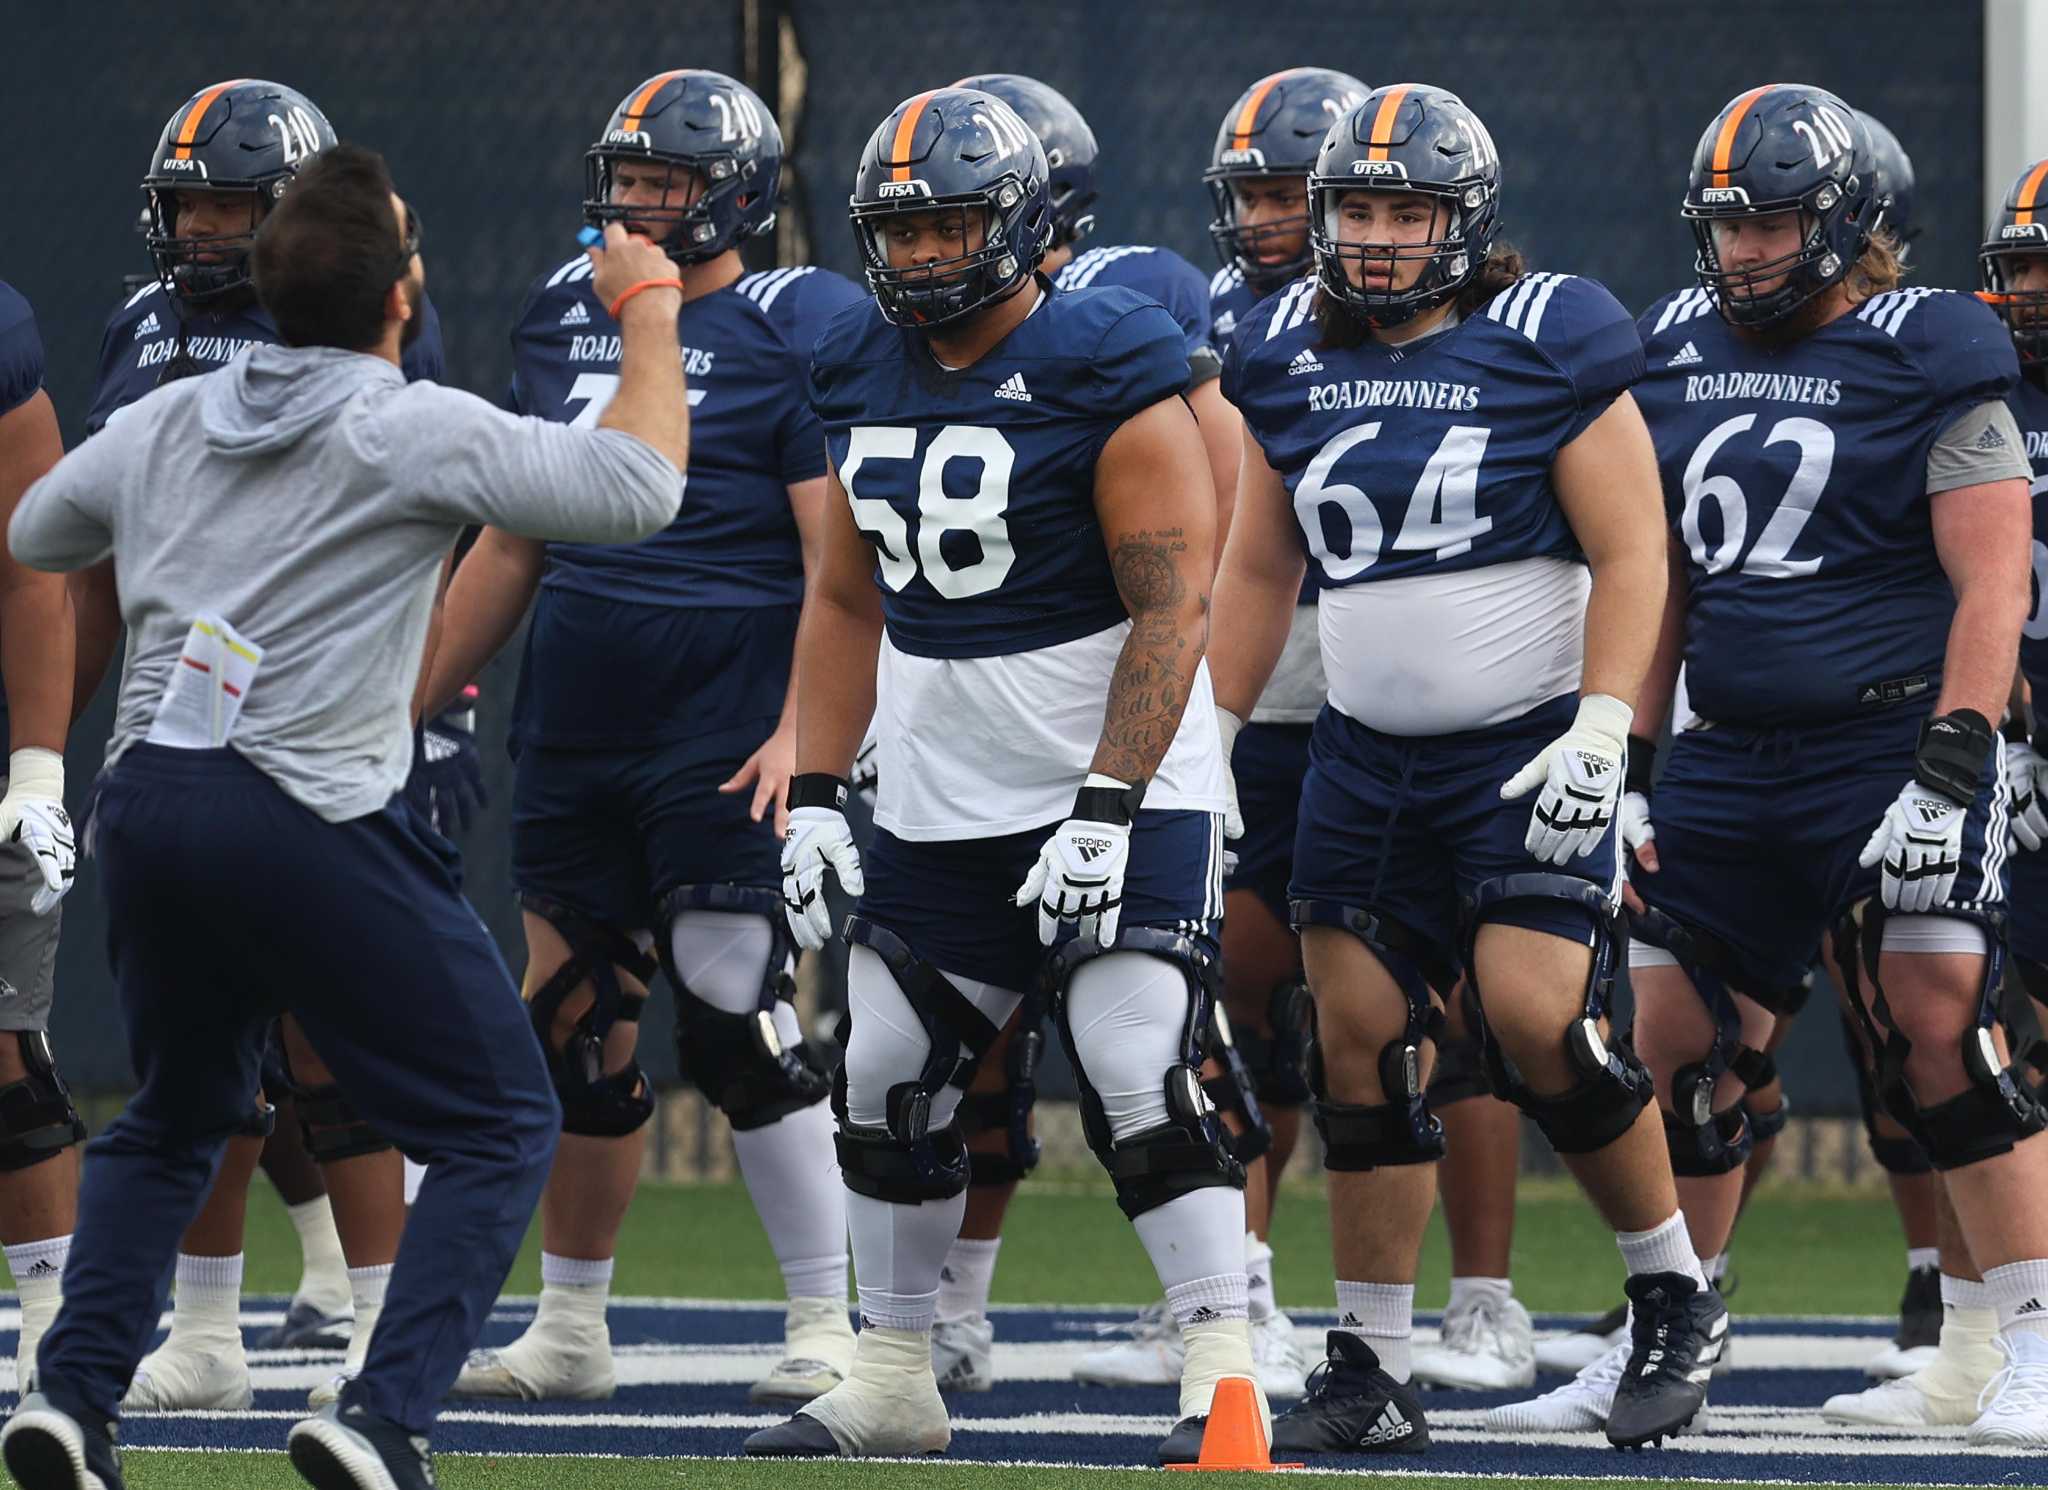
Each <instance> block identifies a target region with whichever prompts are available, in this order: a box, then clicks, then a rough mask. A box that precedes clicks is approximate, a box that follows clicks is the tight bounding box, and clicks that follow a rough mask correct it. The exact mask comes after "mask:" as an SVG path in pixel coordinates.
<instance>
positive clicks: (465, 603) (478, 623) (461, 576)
mask: <svg viewBox="0 0 2048 1490" xmlns="http://www.w3.org/2000/svg"><path fill="white" fill-rule="evenodd" d="M546 555H547V545H546V544H544V543H542V542H541V541H540V540H539V539H537V538H521V537H520V536H518V535H517V534H516V533H507V532H505V531H504V530H502V529H500V528H485V529H484V531H483V533H482V535H481V536H480V537H478V539H477V541H476V544H475V546H474V547H472V548H471V549H470V551H469V552H468V553H467V554H466V555H464V556H463V560H462V562H461V564H459V565H457V566H456V570H455V577H454V578H453V579H451V580H450V581H449V582H448V590H447V596H446V598H445V600H444V601H443V603H442V608H441V629H440V633H439V635H438V638H437V639H436V644H435V648H434V652H433V655H432V657H431V658H430V659H429V666H428V669H427V682H426V686H425V687H424V688H423V689H422V690H421V693H420V700H419V701H420V704H421V709H422V713H423V715H424V717H427V718H432V717H433V716H434V715H436V714H438V713H440V712H441V711H442V710H444V709H446V708H447V707H448V706H449V705H450V704H452V703H453V702H454V701H455V696H456V695H457V694H459V693H461V692H462V690H463V689H464V688H466V687H467V686H469V684H470V683H472V682H473V681H475V679H476V676H477V674H478V673H480V672H482V671H483V670H484V665H485V664H486V663H488V662H489V661H490V660H491V659H492V658H493V657H495V656H497V655H498V651H499V649H500V648H502V647H503V646H504V645H505V643H506V642H507V641H509V640H510V639H511V637H512V633H513V632H514V631H517V630H518V629H519V618H520V617H521V616H523V615H525V614H526V607H527V606H528V605H530V604H531V603H532V601H533V592H534V591H535V590H536V589H538V588H539V587H540V571H541V563H542V560H543V559H544V558H545V557H546Z"/></svg>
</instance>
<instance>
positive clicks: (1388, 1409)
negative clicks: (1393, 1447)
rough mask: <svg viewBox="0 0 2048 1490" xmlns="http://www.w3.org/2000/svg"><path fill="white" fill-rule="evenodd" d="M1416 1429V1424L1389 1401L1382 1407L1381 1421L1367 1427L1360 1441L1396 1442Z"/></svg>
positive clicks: (1370, 1442)
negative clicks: (1403, 1415) (1397, 1410)
mask: <svg viewBox="0 0 2048 1490" xmlns="http://www.w3.org/2000/svg"><path fill="white" fill-rule="evenodd" d="M1414 1431H1415V1425H1414V1424H1413V1423H1411V1422H1409V1421H1408V1420H1407V1419H1406V1418H1404V1417H1402V1416H1401V1414H1399V1413H1398V1412H1396V1411H1394V1404H1393V1403H1391V1402H1389V1403H1388V1404H1387V1405H1386V1406H1385V1407H1382V1408H1381V1409H1380V1416H1379V1421H1378V1422H1376V1423H1374V1424H1373V1425H1372V1426H1371V1427H1370V1428H1368V1429H1366V1431H1365V1437H1363V1438H1361V1439H1359V1442H1360V1443H1361V1444H1380V1443H1396V1442H1398V1441H1399V1440H1401V1439H1404V1438H1406V1437H1407V1436H1408V1435H1409V1434H1411V1433H1413V1432H1414Z"/></svg>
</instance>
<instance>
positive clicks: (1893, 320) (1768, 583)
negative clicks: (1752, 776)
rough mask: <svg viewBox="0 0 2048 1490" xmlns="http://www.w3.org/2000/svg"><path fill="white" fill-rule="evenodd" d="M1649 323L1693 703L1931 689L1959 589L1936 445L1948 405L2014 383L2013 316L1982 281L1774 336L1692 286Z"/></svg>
mask: <svg viewBox="0 0 2048 1490" xmlns="http://www.w3.org/2000/svg"><path fill="white" fill-rule="evenodd" d="M1640 327H1641V331H1642V334H1643V342H1644V346H1645V353H1646V356H1647V359H1648V364H1649V366H1648V370H1647V371H1646V372H1645V374H1644V376H1643V381H1642V382H1641V383H1640V384H1639V385H1638V386H1637V388H1636V392H1635V397H1636V401H1637V403H1638V404H1640V405H1641V406H1642V411H1643V416H1644V418H1645V419H1647V420H1648V421H1649V425H1650V434H1651V437H1652V438H1653V439H1654V440H1655V442H1656V446H1657V464H1658V467H1659V468H1660V470H1661V472H1662V475H1663V483H1664V505H1665V510H1666V512H1667V513H1668V515H1669V517H1670V520H1671V524H1672V526H1673V528H1674V529H1675V530H1676V531H1677V535H1678V543H1679V546H1680V548H1681V549H1682V550H1683V551H1684V554H1685V568H1686V579H1687V582H1688V584H1689V586H1690V595H1689V597H1688V600H1687V607H1686V623H1685V678H1686V688H1687V693H1688V696H1689V697H1690V699H1691V702H1692V706H1693V708H1694V709H1695V710H1697V711H1698V712H1699V714H1700V715H1701V716H1702V717H1703V718H1706V719H1711V720H1715V721H1719V722H1729V723H1745V724H1759V725H1768V724H1799V723H1820V722H1825V721H1827V720H1830V719H1842V718H1846V717H1849V716H1852V715H1855V714H1858V713H1862V712H1866V711H1869V710H1872V709H1880V708H1888V707H1891V706H1894V705H1900V704H1908V703H1911V704H1912V705H1913V706H1915V707H1918V708H1923V709H1925V708H1931V707H1932V706H1933V704H1934V699H1935V695H1936V694H1937V693H1938V692H1939V690H1940V687H1941V667H1942V656H1943V653H1944V651H1945V650H1946V648H1947V645H1948V628H1949V622H1950V619H1951V618H1952V616H1953V615H1954V612H1955V594H1954V591H1953V590H1952V589H1951V588H1950V585H1949V581H1948V576H1947V575H1946V574H1945V573H1943V571H1942V567H1941V563H1940V561H1939V560H1938V559H1937V558H1936V556H1935V552H1934V535H1933V528H1932V524H1931V519H1930V509H1929V506H1928V500H1927V456H1928V452H1929V450H1930V449H1931V448H1932V446H1933V444H1934V440H1935V437H1936V436H1937V435H1938V434H1939V433H1940V432H1941V429H1942V427H1943V426H1944V425H1946V424H1947V423H1948V421H1949V420H1950V419H1951V418H1953V417H1954V416H1955V415H1957V414H1959V413H1961V412H1963V411H1964V410H1966V409H1970V408H1974V407H1975V406H1977V405H1979V404H1981V403H1984V402H1985V401H1986V400H1988V399H1998V398H2006V397H2008V396H2010V395H2011V393H2012V392H2013V389H2014V387H2015V386H2016V385H2017V384H2018V382H2019V361H2018V359H2017V358H2016V357H2015V356H2014V354H2013V349H2012V339H2011V338H2010V336H2008V334H2007V333H2006V329H2005V326H2004V325H2003V324H2002V323H2001V322H2000V321H1999V319H1998V317H1997V316H1996V315H1994V314H1993V313H1992V312H1991V310H1990V308H1989V307H1987V306H1985V305H1984V304H1982V303H1981V302H1980V301H1978V300H1977V299H1976V298H1975V297H1974V296H1970V295H1960V294H1956V293H1954V292H1952V291H1948V290H1931V289H1910V290H1894V291H1891V292H1890V293H1887V294H1883V295H1877V296H1874V297H1872V298H1871V299H1870V300H1869V301H1867V302H1865V303H1864V304H1863V305H1862V306H1860V307H1859V308H1858V309H1856V310H1855V311H1853V312H1851V313H1849V314H1847V315H1844V316H1842V317H1840V318H1839V319H1837V320H1834V321H1831V322H1829V323H1828V324H1827V325H1825V326H1823V327H1821V328H1820V329H1819V330H1818V331H1815V332H1812V333H1811V334H1809V335H1806V336H1802V337H1800V338H1798V339H1797V340H1796V341H1790V342H1775V343H1774V342H1767V341H1764V340H1762V339H1756V338H1751V337H1746V336H1744V335H1741V334H1740V333H1738V332H1736V331H1734V330H1732V329H1731V328H1730V327H1729V326H1728V324H1727V323H1726V322H1725V321H1723V320H1722V319H1721V316H1720V314H1719V313H1718V311H1717V310H1716V309H1715V305H1714V301H1713V298H1712V296H1711V295H1710V294H1709V292H1708V291H1706V290H1703V289H1690V290H1681V291H1679V292H1678V293H1677V294H1675V295H1669V296H1666V297H1665V298H1664V299H1662V300H1659V301H1658V302H1657V303H1656V304H1655V305H1653V306H1651V307H1650V308H1649V310H1647V311H1645V312H1644V313H1643V317H1642V321H1641V323H1640Z"/></svg>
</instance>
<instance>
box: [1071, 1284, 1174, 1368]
mask: <svg viewBox="0 0 2048 1490" xmlns="http://www.w3.org/2000/svg"><path fill="white" fill-rule="evenodd" d="M1101 1333H1102V1334H1105V1335H1118V1334H1123V1335H1129V1336H1130V1338H1129V1339H1128V1340H1125V1341H1123V1342H1121V1343H1120V1344H1116V1345H1105V1346H1103V1347H1102V1349H1100V1350H1093V1351H1090V1352H1089V1353H1088V1354H1087V1355H1084V1356H1082V1357H1081V1359H1080V1361H1079V1362H1078V1363H1076V1365H1075V1366H1074V1380H1076V1381H1079V1382H1085V1383H1087V1384H1088V1385H1089V1386H1097V1387H1170V1386H1177V1385H1179V1383H1180V1370H1181V1363H1182V1361H1183V1360H1185V1359H1186V1356H1187V1347H1186V1346H1185V1345H1184V1344H1182V1342H1181V1338H1180V1325H1179V1324H1178V1323H1177V1322H1176V1321H1175V1320H1174V1317H1173V1312H1172V1311H1171V1310H1170V1309H1168V1308H1167V1307H1166V1300H1164V1299H1161V1300H1160V1301H1159V1302H1158V1303H1156V1304H1152V1305H1148V1306H1147V1307H1146V1309H1145V1312H1144V1313H1142V1314H1140V1315H1139V1316H1138V1317H1137V1318H1136V1319H1135V1320H1132V1321H1131V1322H1130V1323H1128V1324H1114V1325H1104V1326H1103V1327H1102V1329H1101Z"/></svg>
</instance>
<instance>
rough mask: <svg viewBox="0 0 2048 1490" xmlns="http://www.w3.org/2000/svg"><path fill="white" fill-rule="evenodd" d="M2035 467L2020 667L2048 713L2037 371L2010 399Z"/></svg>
mask: <svg viewBox="0 0 2048 1490" xmlns="http://www.w3.org/2000/svg"><path fill="white" fill-rule="evenodd" d="M2006 404H2007V406H2008V407H2010V408H2011V409H2012V417H2013V419H2014V421H2015V422H2017V423H2018V425H2019V427H2020V433H2021V435H2023V436H2024V437H2025V438H2026V442H2027V463H2028V464H2029V465H2031V466H2032V467H2033V468H2034V481H2033V494H2034V603H2033V605H2032V606H2030V607H2029V608H2028V611H2027V624H2026V626H2025V628H2024V629H2023V630H2022V631H2021V633H2020V668H2021V670H2022V671H2024V672H2025V673H2026V675H2027V681H2028V682H2029V683H2031V684H2032V685H2033V688H2034V711H2035V713H2036V714H2037V715H2038V714H2041V713H2043V712H2048V697H2044V690H2048V388H2044V387H2042V375H2041V374H2040V373H2039V372H2038V371H2037V372H2035V373H2032V374H2030V375H2028V376H2026V377H2023V378H2021V379H2020V382H2019V386H2018V387H2016V388H2014V389H2013V391H2012V393H2011V394H2010V395H2009V396H2008V397H2007V398H2006Z"/></svg>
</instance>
